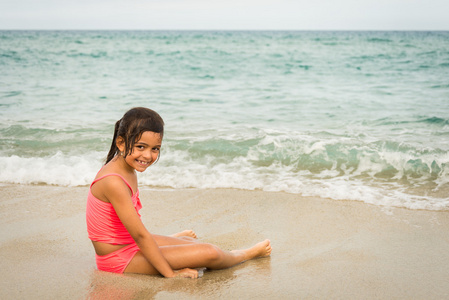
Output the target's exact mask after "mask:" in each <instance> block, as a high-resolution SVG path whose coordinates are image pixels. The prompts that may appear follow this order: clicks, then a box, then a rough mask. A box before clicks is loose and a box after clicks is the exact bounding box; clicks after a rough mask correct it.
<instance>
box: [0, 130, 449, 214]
mask: <svg viewBox="0 0 449 300" xmlns="http://www.w3.org/2000/svg"><path fill="white" fill-rule="evenodd" d="M105 154H106V153H105V151H90V152H87V153H83V154H81V153H77V154H69V153H63V152H57V153H55V154H53V155H47V156H43V157H21V156H18V155H11V156H3V157H0V169H1V170H2V172H1V174H0V182H4V183H23V184H42V183H44V184H51V185H62V186H79V185H88V184H89V183H90V182H91V181H92V179H93V178H94V176H95V174H96V172H97V171H98V170H99V169H100V168H101V165H102V162H103V161H104V156H105ZM161 155H162V156H161V160H160V161H159V162H158V163H157V164H156V165H155V166H152V167H151V168H150V169H149V170H148V171H147V172H145V173H142V174H140V175H139V176H140V179H139V182H140V183H141V184H142V185H145V186H151V187H171V188H237V189H247V190H255V189H259V190H264V191H281V192H289V193H295V194H301V195H304V196H319V197H325V198H331V199H335V200H357V201H364V202H366V203H370V204H375V205H386V206H398V207H407V208H411V209H436V210H446V209H449V198H448V197H447V192H448V191H449V187H448V186H449V185H448V184H449V154H448V153H447V152H445V151H441V150H433V151H421V150H420V149H417V148H416V147H412V146H410V145H408V146H407V145H400V144H395V143H394V142H391V143H384V142H373V143H360V144H357V143H355V142H354V141H353V140H352V139H350V138H341V137H340V138H338V139H337V138H335V139H327V140H322V139H316V138H312V137H310V136H307V135H303V136H301V135H299V136H296V138H292V137H291V136H289V137H288V136H285V135H280V134H278V133H274V132H272V133H271V134H269V135H265V136H262V135H261V136H259V137H255V138H253V139H244V138H239V137H238V136H234V137H227V138H223V137H222V138H215V139H207V138H205V137H201V138H198V139H196V140H195V138H193V137H189V138H183V139H181V138H178V139H176V140H173V139H172V140H168V141H167V142H166V144H165V145H164V148H163V152H162V154H161Z"/></svg>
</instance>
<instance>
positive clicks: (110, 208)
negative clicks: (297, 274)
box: [86, 107, 271, 278]
mask: <svg viewBox="0 0 449 300" xmlns="http://www.w3.org/2000/svg"><path fill="white" fill-rule="evenodd" d="M163 135H164V122H163V120H162V118H161V117H160V116H159V114H158V113H156V112H155V111H153V110H151V109H148V108H142V107H138V108H133V109H131V110H129V111H128V112H126V113H125V115H124V116H123V118H122V119H121V120H119V121H117V123H116V124H115V131H114V137H113V139H112V145H111V149H110V151H109V154H108V156H107V159H106V164H105V165H104V166H103V168H102V169H101V170H100V171H99V172H98V174H97V176H96V178H95V180H94V181H93V182H92V184H91V186H90V190H89V195H88V198H87V208H86V220H87V231H88V235H89V238H90V239H91V240H92V244H93V246H94V248H95V252H96V262H97V267H98V269H99V270H102V271H108V272H115V273H139V274H161V275H163V276H165V277H177V276H179V277H189V278H198V270H197V269H198V268H209V269H224V268H228V267H231V266H234V265H236V264H239V263H241V262H243V261H245V260H248V259H252V258H256V257H264V256H269V255H270V254H271V245H270V241H269V240H265V241H262V242H259V243H257V244H256V245H254V246H253V247H251V248H248V249H244V250H233V251H224V250H221V249H220V248H218V247H217V246H215V245H212V244H206V243H201V242H199V241H198V240H197V239H196V235H195V233H194V232H193V231H191V230H185V231H183V232H180V233H177V234H174V235H172V236H161V235H156V234H151V233H150V232H149V231H148V230H147V229H146V228H145V226H144V225H143V223H142V221H141V219H140V214H139V210H140V208H141V207H142V205H141V203H140V200H139V191H138V189H137V187H138V184H137V175H136V171H138V172H143V171H145V170H146V169H147V168H148V167H149V166H151V165H152V164H153V163H155V162H156V161H157V160H158V159H159V153H160V148H161V144H162V138H163Z"/></svg>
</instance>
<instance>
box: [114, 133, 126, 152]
mask: <svg viewBox="0 0 449 300" xmlns="http://www.w3.org/2000/svg"><path fill="white" fill-rule="evenodd" d="M115 145H116V146H117V148H118V150H119V151H120V152H124V151H125V140H124V139H123V138H122V137H121V136H119V137H117V139H116V140H115Z"/></svg>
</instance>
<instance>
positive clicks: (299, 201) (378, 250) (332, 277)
mask: <svg viewBox="0 0 449 300" xmlns="http://www.w3.org/2000/svg"><path fill="white" fill-rule="evenodd" d="M86 195H87V187H57V186H45V185H42V186H39V185H34V186H33V185H2V186H0V223H1V227H0V257H1V265H0V272H1V278H2V279H1V283H0V299H253V298H258V299H329V298H331V299H354V298H355V299H392V298H394V299H444V298H447V299H449V234H448V232H449V212H448V211H418V210H407V209H400V208H386V207H377V206H372V205H368V204H365V203H361V202H356V201H335V200H329V199H320V198H306V197H301V196H298V195H292V194H286V193H269V192H261V191H240V190H230V189H222V190H220V189H214V190H189V189H186V190H148V189H147V190H145V189H141V200H142V204H143V207H144V208H143V209H142V211H141V213H142V220H143V221H144V223H145V224H146V226H147V227H148V229H149V230H150V231H151V232H154V233H158V234H171V233H174V232H177V231H180V230H183V229H193V230H195V232H196V233H197V235H198V236H199V238H200V239H201V240H204V241H205V242H211V243H215V244H217V245H219V246H221V247H222V248H224V249H229V250H231V249H238V248H244V247H248V246H251V245H252V244H254V243H256V242H258V241H260V240H263V239H265V238H269V239H270V240H271V242H272V245H273V253H272V256H271V257H270V258H262V259H256V260H252V261H249V262H245V263H243V264H240V265H238V266H236V267H233V268H230V269H226V270H221V271H206V272H205V273H204V276H203V278H201V279H197V280H193V279H165V278H162V277H159V276H144V275H118V274H110V273H106V272H101V271H98V270H96V267H95V259H94V251H93V248H92V245H91V244H90V241H89V240H88V239H87V233H86V225H85V219H84V209H85V203H86Z"/></svg>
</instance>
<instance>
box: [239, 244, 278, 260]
mask: <svg viewBox="0 0 449 300" xmlns="http://www.w3.org/2000/svg"><path fill="white" fill-rule="evenodd" d="M271 250H272V249H271V243H270V240H265V241H262V242H259V243H257V244H255V245H254V246H252V247H251V248H248V249H244V250H233V251H231V252H234V253H243V254H244V255H245V260H248V259H253V258H260V257H266V256H270V255H271Z"/></svg>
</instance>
